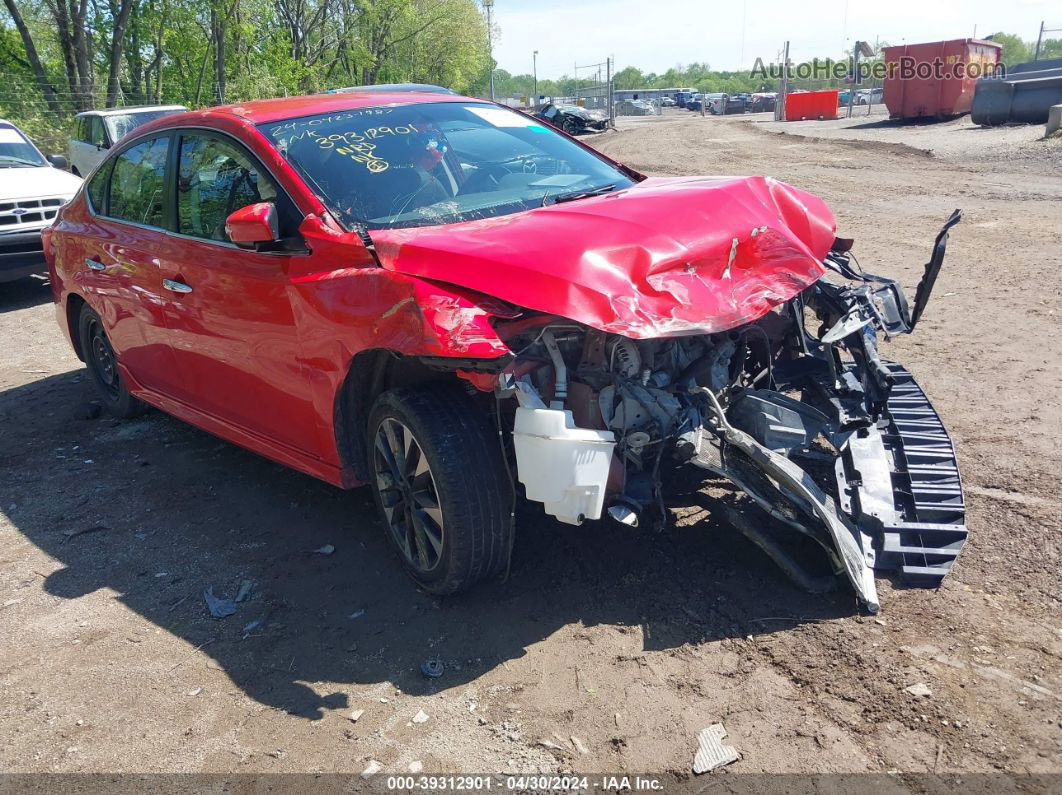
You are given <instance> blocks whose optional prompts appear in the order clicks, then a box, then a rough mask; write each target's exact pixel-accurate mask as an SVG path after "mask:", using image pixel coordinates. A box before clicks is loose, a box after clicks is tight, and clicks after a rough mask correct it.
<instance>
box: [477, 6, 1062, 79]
mask: <svg viewBox="0 0 1062 795" xmlns="http://www.w3.org/2000/svg"><path fill="white" fill-rule="evenodd" d="M846 8H847V19H846V13H845V10H846ZM494 17H495V22H496V24H497V25H498V27H500V28H501V33H500V36H499V38H498V40H496V41H495V46H494V55H495V58H496V59H497V60H498V65H499V67H500V68H502V69H505V70H506V71H508V72H511V73H513V74H521V73H530V72H531V52H532V51H533V50H536V49H537V50H538V51H539V52H538V74H539V76H540V77H559V76H560V75H561V74H563V73H567V74H572V67H573V66H574V65H575V63H576V62H578V64H579V65H580V66H582V65H584V64H589V63H596V62H598V61H603V60H604V59H605V58H606V57H607V56H609V55H613V56H615V58H616V63H617V65H618V67H619V68H621V69H622V68H623V67H624V66H631V65H633V66H638V67H640V68H641V69H643V70H645V71H655V72H662V71H665V70H666V69H667V68H668V67H670V66H673V65H675V64H676V63H689V62H691V61H707V62H708V63H710V64H711V65H712V67H713V68H716V69H736V68H738V67H742V68H747V67H750V66H751V65H752V63H753V62H754V61H755V59H756V57H757V56H760V57H762V58H763V59H764V60H765V61H767V60H773V59H774V58H775V57H776V55H777V53H778V51H779V50H780V49H781V46H782V44H783V42H784V41H785V39H786V38H789V40H790V55H791V57H792V58H793V59H794V60H797V61H799V60H802V59H804V58H811V57H812V56H814V55H819V56H823V55H839V54H840V52H841V50H842V49H843V48H844V47H846V46H851V42H852V40H854V39H867V40H869V41H871V42H873V41H874V40H875V38H876V37H880V38H881V39H883V40H885V41H887V42H888V43H889V44H901V43H904V42H907V43H915V42H919V41H936V40H938V39H957V38H965V37H967V36H973V35H974V28H975V26H976V30H977V35H978V36H987V35H989V34H991V33H993V32H995V31H997V30H1004V31H1006V32H1011V33H1017V34H1018V35H1020V36H1022V37H1023V38H1025V39H1035V37H1036V34H1037V32H1038V31H1039V29H1040V20H1041V19H1045V18H1046V20H1047V24H1048V27H1062V3H1060V2H1058V0H1003V2H1001V1H1000V0H938V1H934V2H930V1H929V0H884V2H883V1H881V0H878V2H874V0H870V1H869V2H868V0H847V2H846V0H802V1H801V0H795V1H794V0H790V2H777V0H760V2H751V1H750V0H744V2H743V0H729V1H728V2H723V3H720V2H712V0H695V1H694V2H690V0H495V5H494ZM742 31H744V36H743V35H742ZM1055 36H1056V37H1062V34H1055ZM742 40H744V46H742Z"/></svg>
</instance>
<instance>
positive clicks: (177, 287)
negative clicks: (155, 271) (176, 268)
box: [162, 279, 192, 294]
mask: <svg viewBox="0 0 1062 795" xmlns="http://www.w3.org/2000/svg"><path fill="white" fill-rule="evenodd" d="M162 286H163V287H165V288H166V289H167V290H172V291H173V292H175V293H182V294H187V293H190V292H192V288H191V287H190V286H189V285H187V284H185V283H184V282H175V281H174V280H173V279H163V280H162Z"/></svg>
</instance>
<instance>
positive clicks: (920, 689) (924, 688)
mask: <svg viewBox="0 0 1062 795" xmlns="http://www.w3.org/2000/svg"><path fill="white" fill-rule="evenodd" d="M903 692H905V693H910V694H911V695H912V696H917V697H918V698H929V697H930V696H932V695H933V691H932V690H930V689H929V685H927V684H926V683H925V682H916V683H915V684H913V685H910V686H909V687H905V688H904V689H903Z"/></svg>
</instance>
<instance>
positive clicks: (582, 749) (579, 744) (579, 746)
mask: <svg viewBox="0 0 1062 795" xmlns="http://www.w3.org/2000/svg"><path fill="white" fill-rule="evenodd" d="M571 740H572V745H573V746H574V747H575V750H576V751H578V752H579V753H581V754H582V755H583V756H586V755H587V754H588V753H590V749H589V748H587V747H586V745H585V744H584V743H583V741H582V740H580V739H579V738H578V737H576V736H575V735H572V738H571Z"/></svg>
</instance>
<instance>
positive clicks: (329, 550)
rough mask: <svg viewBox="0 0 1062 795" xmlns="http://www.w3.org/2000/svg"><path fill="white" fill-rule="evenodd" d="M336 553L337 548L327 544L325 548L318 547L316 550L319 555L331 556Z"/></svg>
mask: <svg viewBox="0 0 1062 795" xmlns="http://www.w3.org/2000/svg"><path fill="white" fill-rule="evenodd" d="M335 551H336V548H335V547H334V546H332V545H331V544H325V545H324V546H323V547H318V548H317V549H315V550H314V552H316V553H317V554H318V555H331V554H332V553H333V552H335Z"/></svg>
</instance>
